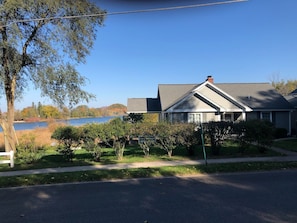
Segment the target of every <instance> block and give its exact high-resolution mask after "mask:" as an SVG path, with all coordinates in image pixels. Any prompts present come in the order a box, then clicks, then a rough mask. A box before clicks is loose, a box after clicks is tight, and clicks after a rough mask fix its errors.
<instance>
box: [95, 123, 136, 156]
mask: <svg viewBox="0 0 297 223" xmlns="http://www.w3.org/2000/svg"><path fill="white" fill-rule="evenodd" d="M130 127H131V125H130V123H127V122H124V121H122V120H121V119H120V118H115V119H113V120H111V121H110V122H109V123H107V124H105V125H104V135H103V136H104V137H100V139H102V140H103V142H104V143H106V144H107V145H110V146H111V147H112V148H113V149H114V151H115V155H116V157H117V159H118V160H121V159H123V156H124V150H125V147H126V143H127V142H128V141H129V138H130V133H131V132H130ZM110 143H111V144H110Z"/></svg>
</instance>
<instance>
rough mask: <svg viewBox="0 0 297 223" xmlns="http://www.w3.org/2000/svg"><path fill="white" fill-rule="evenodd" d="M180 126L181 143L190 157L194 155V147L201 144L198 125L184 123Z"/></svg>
mask: <svg viewBox="0 0 297 223" xmlns="http://www.w3.org/2000/svg"><path fill="white" fill-rule="evenodd" d="M179 125H180V128H179V134H178V135H179V143H180V144H181V145H182V146H185V147H186V149H187V151H188V154H189V155H194V146H195V145H198V144H199V143H201V139H200V133H199V131H198V130H197V124H194V123H182V124H179Z"/></svg>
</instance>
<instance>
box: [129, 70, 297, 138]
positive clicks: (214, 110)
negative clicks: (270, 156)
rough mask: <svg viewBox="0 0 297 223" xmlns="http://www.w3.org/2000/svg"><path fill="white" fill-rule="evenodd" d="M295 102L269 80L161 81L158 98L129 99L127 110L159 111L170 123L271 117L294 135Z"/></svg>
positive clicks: (140, 111)
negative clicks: (165, 82)
mask: <svg viewBox="0 0 297 223" xmlns="http://www.w3.org/2000/svg"><path fill="white" fill-rule="evenodd" d="M292 111H293V107H292V105H291V104H290V103H289V102H288V101H287V100H286V99H285V98H284V97H283V96H282V95H280V94H279V93H277V92H276V91H275V90H274V88H273V87H272V86H271V85H270V84H269V83H214V80H213V78H212V77H211V76H208V77H207V79H206V81H204V82H203V83H201V84H160V85H159V86H158V94H157V97H156V98H129V99H128V103H127V112H128V113H158V114H159V119H160V120H167V121H170V122H197V123H201V122H209V121H232V122H237V121H246V120H250V119H265V120H269V121H271V122H272V123H274V125H275V126H276V127H277V128H285V129H287V131H288V134H291V129H292V120H291V113H292Z"/></svg>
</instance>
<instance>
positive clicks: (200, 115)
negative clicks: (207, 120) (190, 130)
mask: <svg viewBox="0 0 297 223" xmlns="http://www.w3.org/2000/svg"><path fill="white" fill-rule="evenodd" d="M190 115H195V118H194V123H203V115H202V113H196V112H191V113H188V122H189V123H192V122H190ZM197 117H198V119H200V120H196V119H197Z"/></svg>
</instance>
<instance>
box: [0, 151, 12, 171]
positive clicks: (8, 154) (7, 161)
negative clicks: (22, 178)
mask: <svg viewBox="0 0 297 223" xmlns="http://www.w3.org/2000/svg"><path fill="white" fill-rule="evenodd" d="M0 156H9V160H0V164H4V163H9V164H10V167H11V168H13V167H14V152H13V150H11V151H10V152H0Z"/></svg>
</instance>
